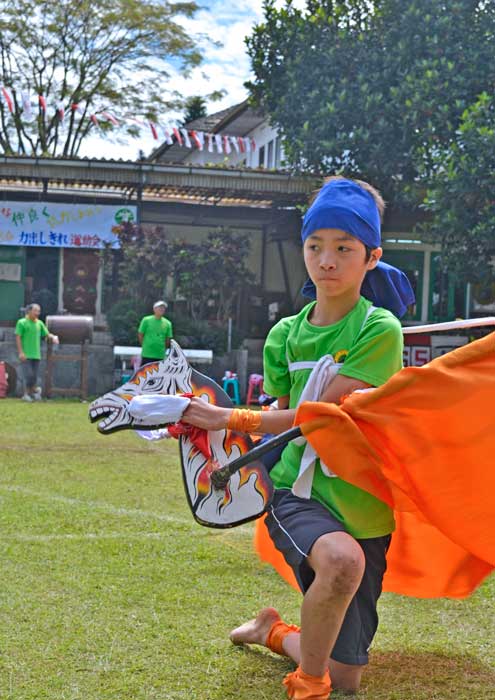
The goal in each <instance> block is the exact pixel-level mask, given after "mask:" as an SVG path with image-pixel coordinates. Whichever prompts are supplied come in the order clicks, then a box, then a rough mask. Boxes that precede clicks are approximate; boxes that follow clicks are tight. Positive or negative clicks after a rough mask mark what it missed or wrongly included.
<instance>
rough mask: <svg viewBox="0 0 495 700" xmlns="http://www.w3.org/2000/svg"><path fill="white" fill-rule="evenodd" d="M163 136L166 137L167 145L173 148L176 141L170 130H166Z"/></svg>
mask: <svg viewBox="0 0 495 700" xmlns="http://www.w3.org/2000/svg"><path fill="white" fill-rule="evenodd" d="M163 135H164V136H165V143H166V144H167V146H172V144H173V143H174V140H173V138H172V136H171V134H170V131H169V130H168V129H164V130H163Z"/></svg>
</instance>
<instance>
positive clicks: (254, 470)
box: [89, 340, 273, 528]
mask: <svg viewBox="0 0 495 700" xmlns="http://www.w3.org/2000/svg"><path fill="white" fill-rule="evenodd" d="M184 393H186V394H193V395H194V396H199V397H200V398H201V399H203V400H204V401H209V402H210V403H214V404H217V405H219V406H223V407H230V406H232V402H231V400H230V398H229V396H227V394H226V393H225V392H224V391H223V390H222V389H221V388H220V387H219V386H218V384H216V383H215V382H214V381H213V380H212V379H210V378H209V377H207V376H206V375H203V374H201V373H200V372H198V371H196V370H195V369H193V368H192V367H191V366H190V365H189V363H188V362H187V359H186V357H185V355H184V353H183V352H182V350H181V348H180V346H179V345H178V344H177V343H176V342H175V341H173V340H172V341H171V347H170V352H169V353H168V355H167V357H166V358H165V359H164V360H161V361H157V362H150V363H149V364H146V365H144V366H143V367H140V368H139V369H138V370H137V371H136V372H135V373H134V374H133V376H132V377H131V378H130V379H129V381H128V382H126V383H125V384H123V385H122V386H120V387H119V388H118V389H115V391H110V392H108V393H107V394H104V395H103V396H101V397H100V398H99V399H96V400H95V401H93V403H92V404H91V405H90V407H89V418H90V420H91V422H93V423H95V422H98V426H97V428H98V431H99V432H100V433H101V434H103V435H108V434H111V433H114V432H116V431H119V430H124V429H133V430H139V429H146V430H149V429H150V427H162V426H158V425H157V426H150V425H149V423H143V422H142V421H140V420H139V419H136V418H133V416H132V415H131V412H130V410H129V407H130V403H131V401H132V399H133V398H134V397H136V396H139V395H142V394H166V395H172V396H175V395H177V394H184ZM209 442H210V448H211V457H209V458H208V457H206V456H205V455H204V454H203V453H202V452H201V451H200V450H199V449H198V448H197V447H196V446H195V445H194V444H193V442H192V441H191V439H190V438H189V436H188V435H183V436H181V437H180V439H179V451H180V457H181V467H182V477H183V481H184V487H185V491H186V496H187V500H188V503H189V506H190V508H191V511H192V513H193V515H194V518H195V519H196V520H197V521H198V522H199V523H200V524H201V525H206V526H208V527H217V528H227V527H233V526H235V525H240V524H241V523H244V522H248V521H249V520H254V519H255V518H258V517H259V516H260V515H262V514H263V513H264V511H265V510H266V508H267V506H268V504H269V503H270V501H271V497H272V494H273V487H272V483H271V480H270V478H269V476H268V474H267V473H266V470H265V468H264V467H263V465H262V464H261V462H258V461H254V462H252V463H249V464H247V465H246V466H244V467H242V468H241V469H239V470H238V471H237V472H236V473H235V474H234V475H233V476H232V477H231V478H230V480H229V483H228V486H227V487H226V488H225V489H218V488H215V486H214V484H213V483H212V480H211V475H212V474H213V473H215V472H216V471H218V470H219V469H221V468H222V467H224V466H225V465H226V464H227V463H229V462H231V461H232V460H233V459H236V458H238V457H240V456H241V455H243V454H245V453H246V452H248V451H249V450H250V449H251V448H252V447H253V444H252V441H251V439H250V438H249V437H248V436H247V435H243V434H241V433H237V432H234V431H232V430H228V429H226V430H216V431H210V432H209Z"/></svg>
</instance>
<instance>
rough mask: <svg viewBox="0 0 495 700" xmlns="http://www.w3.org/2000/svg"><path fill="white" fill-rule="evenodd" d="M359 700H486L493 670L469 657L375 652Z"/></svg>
mask: <svg viewBox="0 0 495 700" xmlns="http://www.w3.org/2000/svg"><path fill="white" fill-rule="evenodd" d="M358 697H359V698H370V700H371V698H373V700H375V699H376V700H411V698H414V699H415V700H454V699H455V700H464V699H465V700H468V699H470V700H474V699H476V700H478V698H479V699H480V700H481V699H482V698H483V700H488V698H491V699H493V698H495V670H494V669H493V668H491V667H489V666H488V665H485V664H483V663H481V662H480V660H479V659H478V658H476V657H473V656H470V655H469V654H465V655H459V654H452V655H450V654H444V653H440V652H435V651H431V652H416V653H414V652H403V651H376V652H374V653H373V654H372V656H371V657H370V665H369V667H368V669H366V672H365V675H364V676H363V682H362V686H361V690H360V692H359V695H358Z"/></svg>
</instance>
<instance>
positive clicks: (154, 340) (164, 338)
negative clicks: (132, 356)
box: [138, 301, 173, 365]
mask: <svg viewBox="0 0 495 700" xmlns="http://www.w3.org/2000/svg"><path fill="white" fill-rule="evenodd" d="M166 310H167V304H166V302H164V301H156V302H155V303H154V304H153V314H152V315H150V316H144V317H143V318H142V319H141V323H140V324H139V328H138V339H139V344H140V345H141V346H142V350H141V365H145V364H147V363H148V362H156V361H157V360H163V358H164V357H165V348H168V347H170V339H171V338H172V337H173V331H172V324H171V322H170V321H169V320H168V318H165V316H164V314H165V311H166Z"/></svg>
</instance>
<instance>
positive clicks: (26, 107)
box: [21, 90, 33, 119]
mask: <svg viewBox="0 0 495 700" xmlns="http://www.w3.org/2000/svg"><path fill="white" fill-rule="evenodd" d="M21 103H22V114H23V116H25V117H26V118H27V119H31V118H32V116H33V110H32V108H31V95H30V94H29V92H28V91H27V90H23V91H22V92H21Z"/></svg>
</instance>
